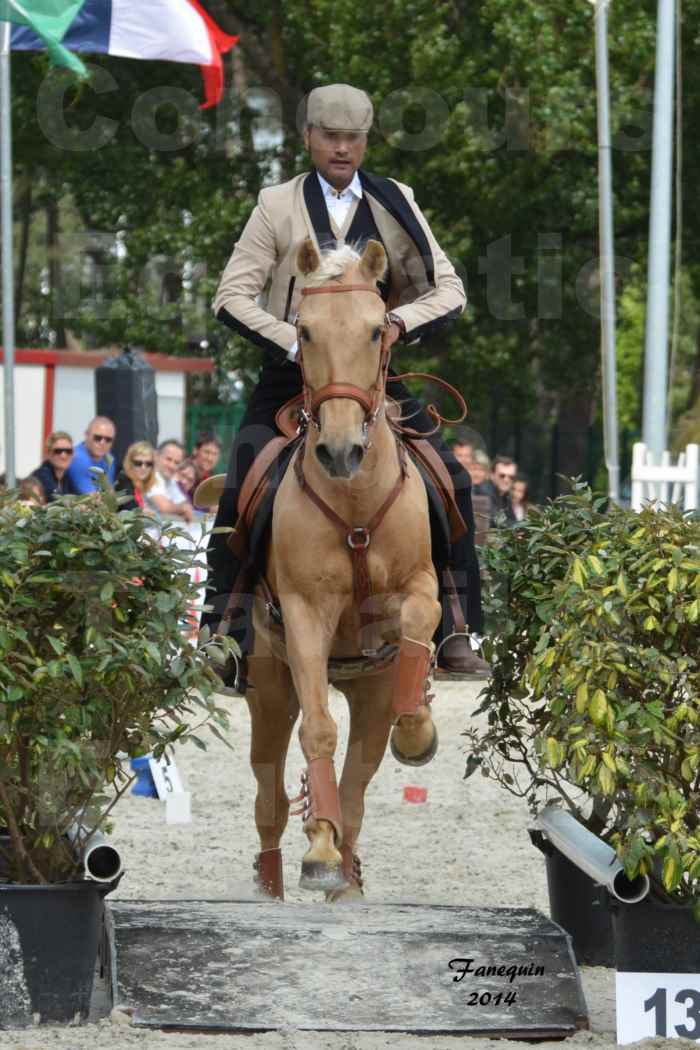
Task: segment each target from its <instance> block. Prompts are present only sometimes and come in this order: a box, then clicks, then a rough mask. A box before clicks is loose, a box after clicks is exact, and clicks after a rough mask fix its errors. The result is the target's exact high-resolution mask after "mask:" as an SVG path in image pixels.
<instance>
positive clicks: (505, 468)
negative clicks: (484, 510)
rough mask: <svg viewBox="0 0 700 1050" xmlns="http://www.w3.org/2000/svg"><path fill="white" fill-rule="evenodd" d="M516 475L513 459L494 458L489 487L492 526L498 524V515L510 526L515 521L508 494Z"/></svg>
mask: <svg viewBox="0 0 700 1050" xmlns="http://www.w3.org/2000/svg"><path fill="white" fill-rule="evenodd" d="M517 473H518V464H517V463H516V462H515V460H514V459H511V458H510V456H496V458H495V459H494V461H493V468H492V470H491V482H490V486H489V495H490V497H491V525H492V526H493V525H497V524H498V520H497V519H498V516H499V515H500V514H505V518H506V522H507V524H509V525H512V524H513V522H514V521H515V514H514V513H513V504H512V503H511V499H510V493H511V489H512V488H513V482H514V481H515V476H516V474H517Z"/></svg>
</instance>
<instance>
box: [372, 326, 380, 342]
mask: <svg viewBox="0 0 700 1050" xmlns="http://www.w3.org/2000/svg"><path fill="white" fill-rule="evenodd" d="M381 334H382V330H381V328H375V329H374V331H373V332H372V342H373V343H376V341H377V339H379V336H380V335H381Z"/></svg>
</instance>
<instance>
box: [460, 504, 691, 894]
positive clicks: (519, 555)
mask: <svg viewBox="0 0 700 1050" xmlns="http://www.w3.org/2000/svg"><path fill="white" fill-rule="evenodd" d="M604 507H605V501H603V500H600V499H596V498H595V497H594V496H593V495H592V493H591V492H590V491H589V490H588V489H587V488H586V487H584V486H576V488H575V491H574V493H573V494H572V495H570V496H563V497H560V498H559V499H557V500H555V501H554V502H552V503H550V504H548V505H547V506H546V507H544V508H542V509H540V510H535V511H533V513H532V515H531V517H530V518H529V519H528V520H527V521H526V522H524V523H523V524H521V525H519V526H518V527H517V528H516V529H514V530H510V531H507V532H503V533H501V534H499V536H498V538H497V541H496V544H495V546H494V547H493V548H491V549H490V550H487V552H486V559H487V561H488V564H489V568H490V571H491V574H492V577H493V579H494V581H495V589H494V591H493V593H492V595H491V598H490V603H489V604H490V609H489V611H490V614H491V617H492V620H491V622H492V623H495V624H496V625H497V626H496V628H495V629H496V631H497V636H496V637H495V641H494V643H493V649H492V653H491V656H492V659H493V662H494V673H493V677H492V679H491V681H490V683H489V684H488V685H487V686H486V688H485V689H484V690H483V691H482V693H481V697H480V698H481V707H480V708H479V710H480V711H482V712H486V713H487V716H488V726H487V728H486V729H485V730H484V731H483V732H479V731H477V730H469V731H468V732H467V734H466V735H467V736H468V737H469V739H470V743H471V754H470V757H469V760H468V767H467V768H468V772H471V771H473V770H474V769H475V768H476V767H477V766H478V765H481V768H482V771H483V772H484V773H485V774H486V775H491V776H493V777H495V778H496V779H497V780H499V781H500V782H501V783H502V784H503V785H504V786H505V787H506V788H508V789H509V790H511V791H513V792H514V793H516V794H519V795H521V796H522V797H525V798H526V799H527V800H528V802H529V804H530V806H531V809H532V810H533V812H536V810H537V809H538V808H539V807H540V806H541V805H542V804H543V803H544V802H545V801H546V800H551V798H552V796H553V795H558V796H559V797H560V798H562V799H563V800H564V802H565V803H566V805H567V806H568V808H569V809H570V810H571V812H573V813H574V815H575V816H576V817H577V818H578V819H580V820H582V821H583V823H585V824H586V826H588V827H589V828H590V830H592V831H594V832H595V833H597V834H601V835H602V837H604V838H605V839H606V840H608V841H609V842H611V843H612V844H613V845H614V846H615V847H616V849H617V851H618V855H619V856H620V859H621V860H622V862H623V864H624V865H625V869H626V871H627V874H628V875H629V876H630V877H634V876H635V875H636V874H637V873H639V872H643V873H647V874H650V875H652V877H654V878H655V879H656V880H657V883H658V885H659V889H661V888H663V889H662V892H665V893H666V894H668V895H670V896H671V897H673V898H674V899H679V900H685V899H697V898H700V638H699V632H698V624H699V621H700V521H698V520H697V519H695V520H691V519H690V518H688V517H684V516H683V515H682V513H681V512H680V511H679V510H677V509H669V510H663V511H660V512H655V511H653V510H651V509H647V510H644V511H643V512H642V513H640V514H637V513H635V512H633V511H630V510H623V509H620V508H611V509H609V510H608V511H607V512H605V513H604Z"/></svg>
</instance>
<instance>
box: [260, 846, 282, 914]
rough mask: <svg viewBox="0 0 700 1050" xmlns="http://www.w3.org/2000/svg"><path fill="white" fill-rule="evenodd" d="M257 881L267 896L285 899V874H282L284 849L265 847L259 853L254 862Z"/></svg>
mask: <svg viewBox="0 0 700 1050" xmlns="http://www.w3.org/2000/svg"><path fill="white" fill-rule="evenodd" d="M253 868H254V869H255V882H256V884H257V886H258V887H259V888H260V889H261V890H262V892H263V893H264V894H265V896H266V897H274V898H275V899H276V900H280V901H283V900H284V876H283V874H282V850H281V849H279V848H277V849H264V850H261V852H260V853H258V855H257V857H256V858H255V863H254V864H253Z"/></svg>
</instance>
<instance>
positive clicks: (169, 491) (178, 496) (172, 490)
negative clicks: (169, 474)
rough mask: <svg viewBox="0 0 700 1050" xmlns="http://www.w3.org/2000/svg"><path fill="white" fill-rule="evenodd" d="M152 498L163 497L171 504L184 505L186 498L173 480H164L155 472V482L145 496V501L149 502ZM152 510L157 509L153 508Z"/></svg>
mask: <svg viewBox="0 0 700 1050" xmlns="http://www.w3.org/2000/svg"><path fill="white" fill-rule="evenodd" d="M152 496H165V498H166V499H169V500H170V502H171V503H184V502H185V501H186V500H187V496H186V495H185V493H184V492H183V491H182V489H181V488H180V486H179V485H178V483H177V481H176V480H175V478H164V477H163V475H162V474H159V473H158V471H156V480H155V482H154V484H153V485H151V488H150V489H149V491H148V492H147V494H146V500H147V501H150V499H151V497H152ZM153 509H154V510H157V509H158V508H157V507H155V506H153Z"/></svg>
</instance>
